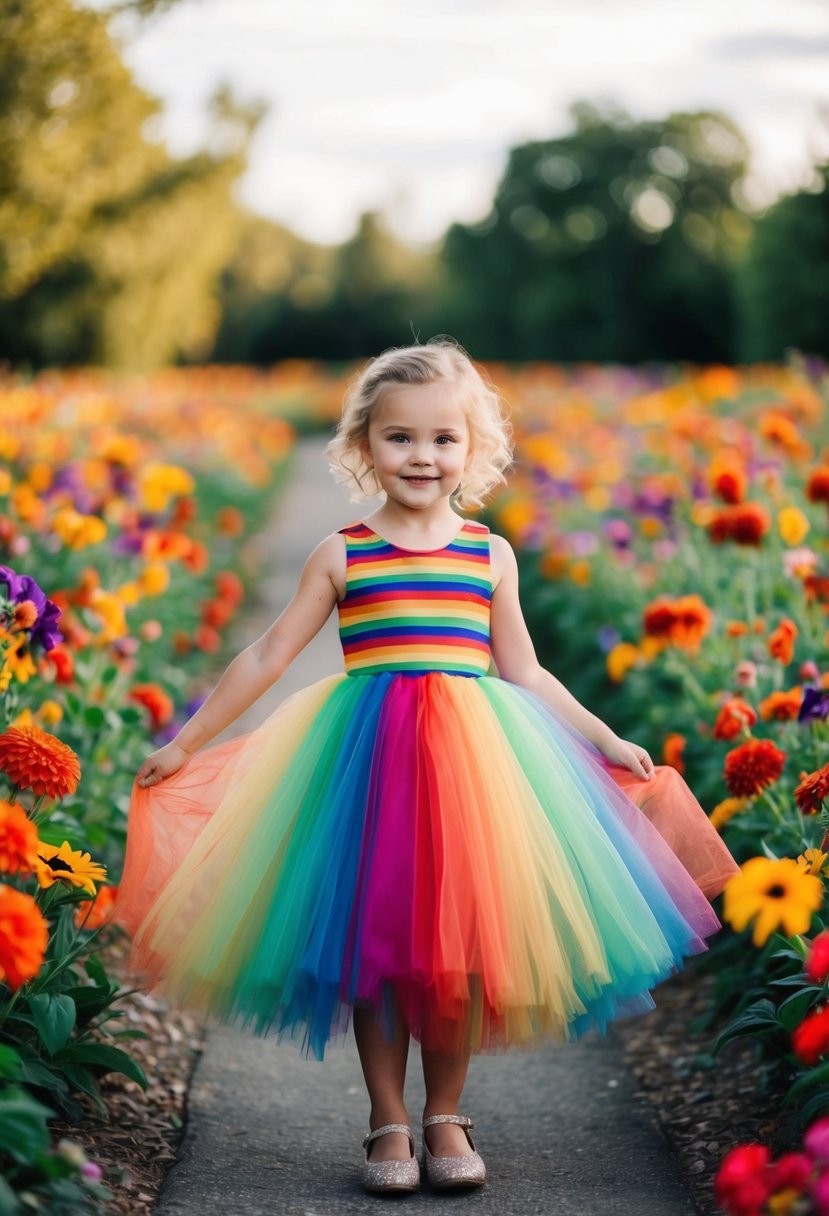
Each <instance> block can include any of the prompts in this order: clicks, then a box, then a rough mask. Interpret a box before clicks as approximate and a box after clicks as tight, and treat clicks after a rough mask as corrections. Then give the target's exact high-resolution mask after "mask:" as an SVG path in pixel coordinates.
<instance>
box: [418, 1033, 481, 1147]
mask: <svg viewBox="0 0 829 1216" xmlns="http://www.w3.org/2000/svg"><path fill="white" fill-rule="evenodd" d="M420 1058H421V1061H422V1064H423V1080H424V1083H425V1085H426V1105H425V1106H424V1108H423V1118H424V1119H425V1118H426V1117H427V1116H428V1115H456V1114H457V1113H458V1103H459V1102H460V1100H461V1093H462V1092H463V1087H464V1084H465V1083H466V1074H467V1072H468V1070H469V1052H466V1053H465V1054H463V1055H458V1056H450V1055H446V1054H445V1053H444V1052H442V1051H426V1050H424V1049H423V1048H421V1051H420ZM424 1135H425V1137H426V1142H427V1144H428V1146H429V1152H430V1153H432V1154H433V1156H435V1157H466V1156H469V1155H471V1153H472V1149H471V1148H470V1147H469V1141H468V1140H467V1138H466V1133H465V1132H464V1130H463V1128H461V1127H458V1125H457V1123H435V1124H433V1125H432V1126H431V1127H429V1128H427V1129H426V1131H425V1133H424Z"/></svg>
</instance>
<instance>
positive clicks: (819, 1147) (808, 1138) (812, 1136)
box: [803, 1115, 829, 1195]
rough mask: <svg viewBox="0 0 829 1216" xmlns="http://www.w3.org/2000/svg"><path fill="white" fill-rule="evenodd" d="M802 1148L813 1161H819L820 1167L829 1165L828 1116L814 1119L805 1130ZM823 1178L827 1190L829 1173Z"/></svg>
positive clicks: (828, 1192) (828, 1191) (828, 1193)
mask: <svg viewBox="0 0 829 1216" xmlns="http://www.w3.org/2000/svg"><path fill="white" fill-rule="evenodd" d="M803 1147H804V1148H805V1150H806V1152H807V1153H808V1154H809V1156H810V1157H814V1159H815V1161H819V1162H820V1164H821V1165H827V1164H829V1115H823V1116H822V1118H820V1119H816V1120H815V1121H814V1123H813V1124H812V1125H811V1126H810V1127H809V1128H807V1130H806V1135H805V1136H804V1137H803ZM824 1177H825V1178H826V1180H827V1181H826V1185H827V1188H829V1171H827V1172H826V1174H825V1175H824ZM827 1195H829V1190H827Z"/></svg>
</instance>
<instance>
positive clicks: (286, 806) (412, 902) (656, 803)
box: [116, 672, 737, 1058]
mask: <svg viewBox="0 0 829 1216" xmlns="http://www.w3.org/2000/svg"><path fill="white" fill-rule="evenodd" d="M640 808H641V809H640ZM736 868H737V867H736V865H735V863H734V861H733V860H732V858H731V856H730V854H729V853H728V851H727V850H726V848H725V847H724V845H723V844H722V842H721V841H720V839H719V837H718V835H717V833H716V832H715V831H714V830H713V828H711V826H710V824H709V822H708V819H707V816H706V815H705V813H704V812H703V810H702V808H701V807H700V806H699V804H698V803H697V801H696V799H695V798H694V797H693V795H692V794H691V792H690V790H689V789H688V787H687V785H686V784H685V783H684V781H683V780H682V778H681V777H680V776H679V774H678V773H676V771H675V770H674V769H672V768H666V767H657V770H656V774H655V776H654V777H653V778H652V779H651V780H650V781H644V780H638V779H636V778H635V777H634V776H633V774H631V773H630V772H629V771H628V770H627V769H619V768H616V767H613V766H610V765H609V764H608V763H607V762H606V761H605V759H604V757H603V756H602V755H601V753H599V752H598V751H597V750H596V749H595V748H594V747H593V746H592V745H591V744H589V743H588V742H587V741H586V740H585V739H584V738H583V737H582V736H581V735H580V734H579V733H578V732H577V731H575V730H574V729H573V728H572V727H571V726H570V725H569V723H567V722H566V720H565V719H563V718H562V717H560V716H559V715H558V714H556V713H555V711H553V710H552V709H550V708H549V707H548V706H546V705H545V704H544V703H543V702H542V701H540V700H539V699H538V698H536V697H534V696H533V695H532V694H531V693H529V692H527V691H526V690H524V689H521V688H519V687H517V686H515V685H512V684H509V683H508V682H506V681H503V680H500V679H497V678H494V677H481V678H467V677H463V676H456V675H448V674H446V673H441V672H427V673H418V674H416V675H413V674H409V673H405V674H404V673H399V672H384V673H381V674H377V675H363V676H346V675H337V676H331V677H329V678H327V679H325V680H322V681H320V682H319V683H317V684H314V685H312V686H311V687H310V688H307V689H304V690H303V691H302V692H300V693H297V694H295V695H294V696H293V697H291V698H289V699H288V700H287V701H286V702H285V703H284V704H283V705H282V706H280V707H279V709H277V711H276V712H275V713H274V714H272V715H271V717H270V718H269V719H268V720H267V721H266V722H265V723H264V724H263V725H262V726H261V727H259V728H257V730H255V731H254V732H252V734H250V735H248V736H245V737H243V738H241V739H236V740H233V741H231V742H230V743H226V744H222V745H220V746H218V747H213V748H208V749H206V750H205V751H203V752H200V753H197V754H196V755H195V756H194V757H193V758H192V759H191V760H190V761H189V762H188V764H187V765H186V766H185V767H184V768H183V769H182V770H180V772H179V773H177V774H175V775H174V776H173V777H171V778H168V779H167V780H166V781H164V782H161V783H160V784H159V785H158V786H155V787H152V788H151V789H147V790H140V789H138V788H137V787H136V788H135V790H134V793H133V801H132V804H131V808H130V820H129V835H128V847H127V858H126V865H125V870H124V876H123V880H122V883H121V888H120V893H119V900H118V905H117V910H116V916H117V919H118V920H119V921H120V922H121V923H122V924H124V925H125V926H126V927H127V928H128V929H129V930H130V931H131V932H132V933H133V934H134V937H133V949H132V958H131V964H132V970H133V972H134V974H136V975H138V976H139V977H141V979H142V980H143V982H145V983H149V984H150V985H151V986H153V987H155V988H157V989H158V990H159V991H161V992H162V993H164V994H165V995H166V996H167V997H168V998H170V999H172V1000H174V1001H175V1002H177V1003H180V1004H183V1005H187V1006H190V1007H194V1008H197V1009H200V1010H202V1011H203V1012H206V1013H212V1014H214V1015H216V1016H218V1017H219V1018H221V1019H223V1020H227V1021H231V1020H232V1021H238V1022H240V1023H242V1024H244V1025H248V1026H250V1027H251V1028H252V1029H253V1030H254V1031H255V1032H257V1033H260V1034H264V1033H275V1034H279V1035H281V1036H288V1037H290V1038H293V1039H295V1040H296V1041H298V1042H299V1044H300V1045H301V1046H302V1047H303V1048H304V1049H305V1050H306V1051H308V1052H312V1053H313V1054H314V1055H316V1056H318V1057H320V1058H321V1057H322V1055H323V1053H324V1050H325V1046H326V1044H327V1043H328V1042H329V1040H331V1039H332V1038H335V1037H338V1036H340V1035H342V1034H344V1033H345V1031H346V1030H347V1027H348V1024H349V1020H350V1015H351V1011H352V1009H353V1008H354V1006H366V1007H371V1008H373V1009H374V1010H376V1011H377V1012H378V1014H379V1015H383V1014H384V1013H385V1014H387V1013H388V1010H389V1008H390V998H391V996H392V995H394V996H396V998H397V1001H398V1002H399V1005H400V1007H401V1008H402V1010H403V1013H404V1016H405V1017H406V1020H407V1022H408V1025H409V1027H410V1030H411V1032H412V1034H413V1035H414V1036H415V1037H416V1038H418V1039H420V1040H421V1042H422V1043H423V1044H424V1045H425V1046H427V1047H429V1048H433V1049H440V1050H445V1051H459V1050H463V1049H467V1048H468V1049H471V1050H473V1051H481V1050H498V1049H502V1048H506V1047H509V1046H511V1045H521V1044H529V1043H532V1042H534V1041H536V1040H538V1039H541V1038H547V1037H550V1036H552V1037H553V1038H555V1039H557V1040H558V1041H565V1040H567V1039H572V1038H575V1037H577V1036H578V1035H580V1034H582V1033H583V1032H584V1031H585V1030H586V1029H588V1028H589V1027H590V1026H593V1025H595V1026H599V1027H600V1028H602V1029H604V1028H605V1026H606V1025H607V1023H608V1022H609V1021H610V1020H611V1019H612V1018H615V1017H618V1016H621V1015H623V1014H630V1013H634V1012H637V1011H643V1010H645V1009H648V1008H651V1007H652V1006H653V1000H652V998H651V996H650V992H649V990H650V989H651V988H653V987H654V986H655V985H656V984H657V983H659V982H660V980H662V979H664V978H665V977H666V976H668V975H669V974H671V973H672V972H673V971H674V970H676V969H677V968H678V967H679V966H680V965H681V960H682V959H683V957H684V956H686V955H689V954H693V953H697V952H699V951H701V950H703V949H705V943H704V938H706V937H707V936H710V935H711V934H712V933H714V932H715V931H716V930H717V929H718V928H719V921H718V920H717V917H716V915H715V914H714V912H713V909H712V908H711V906H710V904H709V902H708V900H709V898H710V897H712V896H713V895H714V894H716V893H717V892H718V891H720V890H721V889H722V887H723V886H724V884H725V882H726V881H727V879H728V878H729V877H730V876H731V874H733V873H734V872H735V871H736Z"/></svg>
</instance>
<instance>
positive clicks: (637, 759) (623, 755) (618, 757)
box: [601, 735, 653, 781]
mask: <svg viewBox="0 0 829 1216" xmlns="http://www.w3.org/2000/svg"><path fill="white" fill-rule="evenodd" d="M601 751H602V752H603V753H604V754H605V756H607V758H608V760H610V761H611V763H612V764H621V765H622V766H623V767H624V768H629V769H630V771H631V772H632V773H635V774H636V776H637V777H645V778H646V779H647V780H648V781H650V779H651V777H652V776H653V760H651V758H650V756H649V755H648V753H647V752H646V751H645V749H644V747H640V746H639V744H638V743H629V742H628V740H627V739H620V738H619V736H618V735H613V737H612V738H611V739H609V740H608V741H607V742H606V743H603V744H602V746H601Z"/></svg>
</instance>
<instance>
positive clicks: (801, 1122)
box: [794, 1086, 829, 1130]
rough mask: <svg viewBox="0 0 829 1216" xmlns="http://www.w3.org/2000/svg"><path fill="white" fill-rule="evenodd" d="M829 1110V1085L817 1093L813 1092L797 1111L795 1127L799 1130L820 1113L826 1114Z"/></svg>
mask: <svg viewBox="0 0 829 1216" xmlns="http://www.w3.org/2000/svg"><path fill="white" fill-rule="evenodd" d="M827 1111H829V1086H825V1087H823V1088H822V1089H819V1090H818V1092H817V1093H816V1094H812V1096H811V1098H810V1099H809V1101H808V1102H806V1103H805V1104H804V1105H803V1106H802V1107H801V1108H800V1110H799V1111H798V1112H797V1114H796V1116H795V1119H794V1127H795V1129H797V1130H799V1129H801V1128H804V1127H806V1126H807V1125H808V1124H809V1123H811V1122H812V1120H813V1119H816V1118H817V1117H818V1115H825V1114H826V1113H827Z"/></svg>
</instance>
